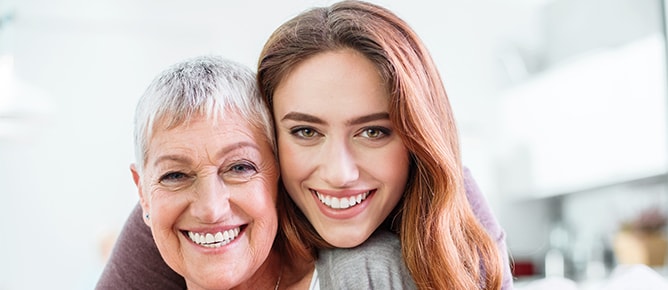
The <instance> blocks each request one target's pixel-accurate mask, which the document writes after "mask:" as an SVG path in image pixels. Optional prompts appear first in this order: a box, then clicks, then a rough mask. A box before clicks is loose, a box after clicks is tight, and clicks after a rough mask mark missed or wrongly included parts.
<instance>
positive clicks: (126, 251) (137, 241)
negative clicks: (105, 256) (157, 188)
mask: <svg viewBox="0 0 668 290" xmlns="http://www.w3.org/2000/svg"><path fill="white" fill-rule="evenodd" d="M95 289H98V290H99V289H167V290H177V289H178V290H180V289H186V283H185V280H184V279H183V277H181V276H180V275H179V274H177V273H176V272H174V271H173V270H172V269H171V268H169V266H167V264H166V263H165V261H164V260H163V259H162V257H161V256H160V252H158V248H157V247H156V245H155V242H154V241H153V236H152V235H151V230H150V229H149V227H148V226H146V224H144V221H143V220H142V210H141V207H140V206H139V205H137V206H135V208H134V210H133V211H132V213H130V216H129V217H128V219H127V220H126V221H125V225H124V226H123V230H122V231H121V233H120V235H119V236H118V239H117V240H116V244H115V245H114V249H113V250H112V252H111V255H110V256H109V260H108V261H107V264H106V266H105V268H104V270H103V272H102V274H101V276H100V279H99V280H98V282H97V285H96V287H95Z"/></svg>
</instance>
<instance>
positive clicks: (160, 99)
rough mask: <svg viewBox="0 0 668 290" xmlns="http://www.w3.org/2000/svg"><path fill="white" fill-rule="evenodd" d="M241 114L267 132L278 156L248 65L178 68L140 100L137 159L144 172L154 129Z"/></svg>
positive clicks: (217, 60) (196, 62) (208, 59)
mask: <svg viewBox="0 0 668 290" xmlns="http://www.w3.org/2000/svg"><path fill="white" fill-rule="evenodd" d="M226 110H228V111H233V112H236V113H239V114H240V115H241V116H242V118H243V119H244V120H245V121H247V122H248V124H249V125H251V126H254V127H256V128H258V129H260V130H263V131H264V133H265V135H266V137H267V142H269V144H270V145H271V146H272V149H273V150H274V153H275V152H276V142H275V138H274V127H273V122H272V120H271V114H270V113H269V109H268V107H267V105H266V103H265V102H264V101H263V100H262V98H261V97H260V94H259V90H258V89H257V83H256V79H255V74H254V73H253V72H252V71H251V70H250V69H249V68H248V67H246V66H243V65H241V64H238V63H235V62H232V61H229V60H225V59H223V58H221V57H216V56H200V57H196V58H192V59H188V60H186V61H183V62H180V63H177V64H174V65H172V66H171V67H169V68H168V69H166V70H165V71H163V72H162V73H161V74H160V75H158V76H157V77H156V78H155V79H154V80H153V82H151V84H150V85H149V87H148V88H147V89H146V91H145V92H144V94H143V95H142V97H141V98H140V99H139V103H138V104H137V108H136V111H135V124H134V125H135V128H134V142H135V144H134V145H135V158H136V162H137V164H136V166H137V169H138V170H139V171H140V172H141V171H142V170H143V168H144V165H145V163H146V154H147V151H148V142H149V141H150V140H151V138H152V136H153V133H154V131H155V130H156V126H158V125H160V126H161V127H160V128H161V129H171V128H174V127H177V126H179V125H182V124H184V123H187V122H189V121H190V120H191V119H192V118H193V117H196V116H200V115H204V116H207V117H209V118H211V119H212V120H213V119H215V118H216V117H220V118H224V117H225V111H226Z"/></svg>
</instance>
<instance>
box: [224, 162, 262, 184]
mask: <svg viewBox="0 0 668 290" xmlns="http://www.w3.org/2000/svg"><path fill="white" fill-rule="evenodd" d="M255 174H257V167H255V165H253V163H251V162H248V161H243V162H238V163H234V164H232V165H231V166H229V167H227V170H225V171H224V172H223V173H222V176H223V178H224V179H226V180H228V181H230V182H233V183H236V182H245V181H248V180H249V179H250V178H251V176H253V175H255Z"/></svg>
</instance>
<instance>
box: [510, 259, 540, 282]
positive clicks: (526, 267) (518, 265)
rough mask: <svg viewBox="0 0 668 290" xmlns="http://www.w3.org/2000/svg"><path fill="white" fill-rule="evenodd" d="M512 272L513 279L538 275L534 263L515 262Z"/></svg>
mask: <svg viewBox="0 0 668 290" xmlns="http://www.w3.org/2000/svg"><path fill="white" fill-rule="evenodd" d="M511 270H512V272H513V277H516V278H517V277H523V276H533V275H535V274H536V272H535V269H534V266H533V262H531V261H517V260H516V261H515V263H514V265H511Z"/></svg>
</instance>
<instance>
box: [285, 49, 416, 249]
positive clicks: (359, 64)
mask: <svg viewBox="0 0 668 290" xmlns="http://www.w3.org/2000/svg"><path fill="white" fill-rule="evenodd" d="M388 110H389V95H388V92H387V90H386V89H385V86H384V81H383V80H382V79H381V78H380V76H379V73H378V71H377V70H376V69H375V67H374V65H373V63H371V62H370V61H369V60H368V59H366V58H365V57H364V56H362V55H361V54H359V53H356V52H354V51H352V50H341V51H335V52H325V53H321V54H318V55H315V56H312V57H311V58H309V59H307V60H305V61H303V62H302V63H300V64H299V65H298V66H297V67H296V68H295V69H294V70H293V71H292V72H291V73H290V74H289V75H288V76H287V78H286V79H285V80H284V81H283V82H282V83H281V84H280V85H279V86H278V88H277V89H276V91H275V92H274V117H275V121H276V132H277V138H278V150H279V157H280V158H279V159H280V162H281V172H282V173H281V178H282V180H283V183H284V184H285V186H286V189H287V191H288V192H289V194H290V197H292V199H293V200H294V201H295V203H296V204H297V205H298V206H299V208H300V209H301V210H302V212H303V213H304V214H305V215H306V217H307V218H308V220H309V221H310V222H311V224H312V225H313V227H314V228H315V229H316V230H317V231H318V233H319V234H320V236H322V238H324V239H325V240H326V241H327V242H329V243H330V244H332V245H334V246H336V247H353V246H357V245H359V244H361V243H363V242H364V241H365V240H366V239H367V238H368V237H369V235H371V233H373V231H374V230H375V229H376V228H377V227H378V226H379V225H380V224H381V223H382V222H383V221H384V220H385V218H386V217H387V216H388V214H389V213H390V212H391V211H392V209H393V208H394V207H395V206H396V205H397V203H398V202H399V200H400V199H401V196H402V194H403V192H404V189H405V185H406V181H407V179H408V169H409V155H408V150H407V148H406V147H405V146H404V145H403V142H402V140H401V138H400V136H399V135H398V134H396V133H395V132H394V127H393V124H392V122H391V121H390V119H389V114H388V112H389V111H388Z"/></svg>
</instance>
